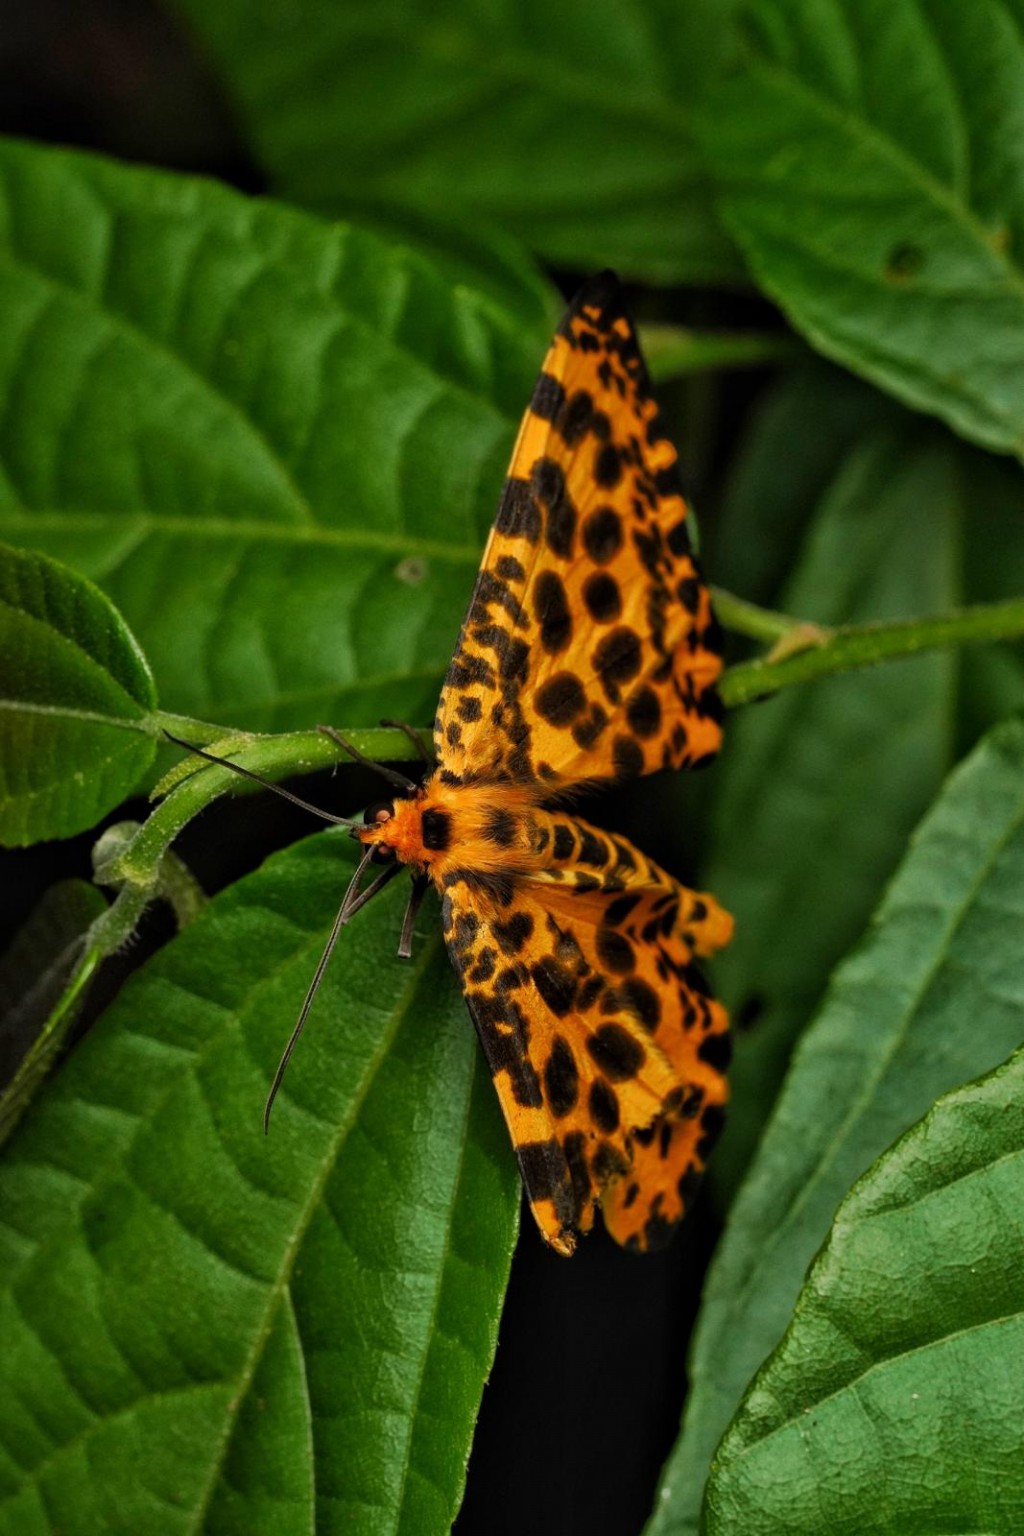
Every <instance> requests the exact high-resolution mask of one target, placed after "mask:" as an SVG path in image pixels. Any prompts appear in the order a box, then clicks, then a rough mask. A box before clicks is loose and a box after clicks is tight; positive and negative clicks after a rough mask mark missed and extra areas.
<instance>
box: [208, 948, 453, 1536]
mask: <svg viewBox="0 0 1024 1536" xmlns="http://www.w3.org/2000/svg"><path fill="white" fill-rule="evenodd" d="M439 944H440V939H439V937H438V936H437V935H436V934H433V935H431V936H430V938H429V939H428V940H427V942H426V943H425V944H424V945H423V947H422V949H421V952H420V957H419V960H418V961H416V962H414V964H413V966H412V974H411V976H410V977H409V982H408V984H407V986H406V989H405V996H404V997H403V998H402V1001H401V1003H400V1004H398V1005H397V1006H396V1007H395V1008H393V1009H392V1011H391V1015H390V1017H389V1020H388V1025H387V1028H386V1029H384V1030H383V1031H382V1032H381V1035H380V1038H379V1041H378V1044H377V1047H376V1049H375V1051H374V1053H373V1055H372V1056H371V1057H370V1060H369V1062H368V1063H367V1068H366V1071H365V1073H364V1075H363V1080H362V1082H361V1083H360V1085H359V1090H358V1092H357V1093H356V1094H355V1095H354V1096H353V1098H352V1100H351V1103H350V1105H349V1109H348V1112H347V1114H346V1115H345V1117H344V1118H343V1119H342V1120H341V1121H340V1122H339V1124H338V1126H337V1128H336V1130H335V1133H334V1135H333V1136H332V1138H331V1140H330V1143H329V1145H328V1148H327V1149H326V1151H325V1153H324V1156H323V1159H322V1161H321V1166H320V1169H319V1170H318V1172H317V1175H316V1178H315V1179H314V1180H313V1182H312V1183H311V1184H310V1186H309V1189H308V1193H307V1196H306V1199H305V1203H304V1208H302V1209H301V1213H300V1219H299V1220H298V1221H297V1223H296V1226H295V1230H294V1234H293V1236H292V1238H291V1239H290V1241H289V1242H288V1243H287V1244H286V1245H285V1247H284V1250H283V1253H282V1259H281V1264H280V1266H279V1268H278V1273H277V1275H276V1277H275V1278H274V1279H273V1280H272V1281H271V1282H270V1284H269V1285H268V1286H267V1289H266V1307H265V1314H264V1323H263V1327H262V1329H261V1330H259V1332H258V1333H257V1334H256V1335H255V1337H254V1339H253V1344H252V1348H251V1350H250V1351H249V1354H248V1355H247V1356H246V1358H245V1360H244V1361H243V1364H242V1368H241V1370H240V1371H239V1372H238V1374H237V1376H235V1377H234V1378H233V1386H234V1390H233V1393H232V1397H231V1401H230V1403H229V1405H228V1412H227V1413H226V1414H225V1419H224V1432H223V1435H222V1437H221V1442H220V1445H219V1446H218V1448H217V1451H216V1454H215V1455H214V1456H213V1457H212V1458H211V1461H210V1476H209V1479H208V1482H207V1485H206V1489H205V1490H204V1492H203V1493H201V1495H200V1497H199V1500H198V1502H197V1505H196V1509H195V1516H194V1519H193V1521H192V1523H191V1525H189V1526H188V1527H186V1529H188V1530H189V1531H190V1532H192V1533H194V1536H201V1532H202V1529H203V1523H204V1521H205V1518H206V1514H207V1512H208V1509H209V1505H210V1500H211V1499H212V1497H213V1494H214V1492H215V1490H216V1487H217V1479H218V1477H219V1476H220V1473H221V1470H222V1468H223V1465H224V1461H225V1459H226V1456H227V1452H228V1449H229V1447H230V1444H231V1438H232V1435H233V1434H234V1431H235V1427H236V1424H237V1420H238V1414H239V1412H240V1410H241V1407H242V1404H243V1402H244V1401H245V1399H246V1397H247V1395H248V1393H249V1390H250V1388H251V1386H252V1383H253V1380H254V1378H255V1375H256V1371H257V1369H258V1367H259V1364H260V1361H261V1359H262V1357H263V1351H264V1349H265V1347H266V1345H267V1342H268V1340H269V1338H270V1335H271V1333H272V1331H273V1326H274V1319H275V1316H276V1313H277V1309H278V1306H279V1304H280V1303H281V1302H282V1301H283V1300H284V1299H285V1298H286V1297H290V1295H291V1291H290V1282H291V1276H292V1270H293V1268H294V1265H295V1261H296V1259H297V1257H298V1255H299V1253H300V1252H301V1248H302V1241H303V1239H304V1237H305V1235H306V1232H307V1230H308V1228H309V1224H310V1222H311V1221H312V1219H313V1216H314V1215H315V1213H316V1211H317V1209H318V1208H319V1205H320V1198H321V1196H322V1194H323V1191H324V1189H325V1187H326V1184H327V1181H328V1179H329V1178H330V1176H331V1175H332V1174H333V1172H334V1170H335V1167H336V1166H337V1162H338V1159H339V1157H340V1156H341V1153H342V1150H343V1149H344V1146H345V1143H346V1141H347V1140H348V1137H349V1134H350V1132H351V1131H352V1130H353V1128H354V1126H355V1124H356V1122H357V1120H358V1118H359V1114H360V1112H361V1110H362V1107H363V1105H364V1103H365V1101H366V1099H367V1097H368V1095H369V1093H370V1090H371V1088H372V1087H373V1085H374V1083H375V1081H376V1078H377V1074H378V1072H379V1071H380V1069H381V1067H382V1066H383V1064H384V1061H385V1060H386V1058H387V1056H388V1053H389V1051H390V1048H391V1046H392V1044H393V1043H394V1039H395V1036H396V1035H397V1033H398V1030H399V1028H400V1027H401V1025H402V1023H403V1021H404V1020H405V1017H406V1015H407V1013H408V1011H409V1009H410V1008H411V1006H412V1004H413V1002H414V1000H415V997H416V994H417V992H418V990H419V985H420V983H421V982H422V979H423V975H424V972H425V971H426V969H427V967H428V964H429V963H430V962H432V960H433V958H434V955H435V954H436V952H437V949H438V946H439ZM291 963H294V958H293V960H292V962H291ZM295 1336H296V1343H297V1345H298V1348H299V1353H300V1355H301V1357H302V1360H303V1370H304V1371H305V1351H304V1349H303V1347H302V1336H301V1331H300V1329H299V1327H298V1319H297V1318H296V1333H295Z"/></svg>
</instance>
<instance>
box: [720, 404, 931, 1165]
mask: <svg viewBox="0 0 1024 1536" xmlns="http://www.w3.org/2000/svg"><path fill="white" fill-rule="evenodd" d="M956 456H957V444H956V443H955V442H954V440H952V439H951V438H949V437H948V436H947V435H946V434H945V433H941V432H939V431H938V430H936V429H935V428H934V427H932V426H931V425H930V424H928V423H924V424H921V423H919V422H918V423H915V422H914V420H913V419H912V418H910V417H909V416H907V415H906V414H905V413H899V418H898V420H897V421H896V422H895V423H890V424H889V425H887V426H885V427H881V426H879V427H876V428H875V429H874V431H872V432H870V433H868V434H867V435H865V436H864V438H863V439H862V441H861V442H860V444H859V445H858V446H857V447H856V448H855V449H854V450H853V451H852V452H851V453H850V454H849V455H848V456H847V458H846V459H845V462H843V463H842V465H841V468H840V469H839V471H838V473H837V474H836V476H835V478H834V480H833V482H832V484H831V485H830V486H829V488H828V491H827V493H826V494H825V496H824V498H823V500H822V502H821V504H820V505H819V507H818V510H817V512H816V513H815V515H814V518H813V520H812V522H811V524H810V527H809V530H808V532H807V535H806V537H805V542H804V547H803V550H802V552H801V555H800V559H799V562H798V563H797V565H796V569H795V570H794V572H793V575H792V578H791V580H790V582H789V584H788V585H787V587H786V588H785V590H784V592H783V594H782V599H781V606H782V607H783V608H784V609H785V611H786V612H789V613H794V614H797V615H799V616H800V617H801V618H803V619H811V620H815V621H817V622H819V623H823V624H836V623H859V622H867V621H870V620H876V619H886V618H911V617H913V616H915V615H919V614H927V613H939V612H943V611H945V610H947V609H949V608H952V607H955V606H956V604H957V602H958V601H959V597H960V593H959V585H958V577H959V569H958V567H959V559H958V555H959V539H960V514H961V507H960V505H959V504H958V497H957V495H956V477H955V465H956ZM956 675H957V674H956V661H955V658H954V656H953V654H952V653H941V652H940V653H936V654H932V655H929V656H923V657H919V658H914V659H913V660H910V661H906V662H899V663H894V664H891V665H888V666H886V667H880V668H877V669H875V670H874V671H871V672H868V673H858V674H851V675H849V676H846V677H826V678H823V679H821V680H820V681H819V682H816V683H812V684H809V685H807V686H804V687H802V688H793V689H789V690H787V691H786V692H784V693H783V694H781V695H780V696H779V697H778V698H776V699H773V700H770V701H768V702H767V703H765V704H764V705H762V706H760V707H758V708H756V709H753V708H752V709H748V710H745V711H742V712H741V713H739V714H738V715H736V716H734V717H730V721H729V730H728V739H727V742H726V750H725V751H724V752H723V754H722V763H721V768H720V772H719V774H718V786H717V798H716V800H715V808H714V825H713V829H712V837H711V840H710V842H711V856H710V860H709V862H708V865H707V867H706V869H705V870H704V871H703V872H702V879H703V881H704V882H705V883H706V884H707V886H708V888H709V889H710V890H713V891H714V892H715V894H716V895H717V896H718V897H719V898H720V899H721V900H722V902H723V903H724V904H725V906H726V907H728V908H729V910H730V911H731V912H733V913H734V915H735V917H736V924H737V937H736V941H735V943H734V944H732V945H730V946H729V948H728V949H727V950H725V951H723V953H722V955H721V957H720V958H719V959H717V960H716V962H715V983H716V986H717V987H718V988H719V989H720V991H721V994H722V997H723V999H724V1000H725V1002H726V1003H727V1005H728V1006H729V1008H730V1009H731V1010H732V1012H733V1014H734V1016H735V1017H737V1019H738V1020H739V1023H740V1025H741V1029H740V1031H739V1032H738V1034H737V1039H736V1051H735V1057H734V1065H733V1072H732V1103H731V1106H730V1112H729V1118H728V1123H727V1129H726V1133H725V1136H724V1137H723V1139H722V1142H721V1144H720V1146H719V1148H718V1150H717V1151H716V1154H715V1160H714V1163H713V1165H712V1168H713V1178H714V1180H715V1184H716V1187H717V1188H718V1189H722V1188H723V1187H725V1188H728V1187H731V1186H734V1185H735V1184H736V1183H737V1182H738V1179H739V1177H740V1175H741V1174H742V1172H743V1169H744V1168H745V1166H746V1164H747V1162H748V1161H749V1159H750V1155H751V1153H752V1151H753V1148H754V1145H755V1144H756V1142H757V1139H758V1136H759V1135H760V1132H761V1128H762V1126H763V1125H764V1122H765V1120H766V1118H767V1116H768V1113H769V1111H770V1109H771V1105H772V1101H773V1099H774V1097H775V1093H776V1091H777V1089H778V1085H779V1083H780V1082H781V1079H782V1075H783V1073H784V1071H785V1067H786V1063H787V1061H788V1058H789V1053H790V1051H791V1050H792V1047H793V1042H794V1040H795V1038H796V1036H797V1034H798V1033H799V1030H800V1029H801V1028H802V1027H803V1025H804V1023H805V1022H806V1020H807V1018H808V1017H809V1016H810V1013H811V1011H812V1009H813V1008H814V1005H815V1004H816V1003H817V1001H818V999H819V997H820V996H821V993H822V991H823V989H824V986H825V982H826V980H827V978H828V974H829V972H830V971H831V969H832V967H833V966H834V965H835V964H836V962H837V961H838V960H839V958H840V956H842V955H843V954H844V953H845V952H846V950H847V949H848V948H849V946H850V945H851V944H852V943H853V942H854V940H855V939H856V938H857V937H858V936H859V934H860V933H861V932H862V930H863V927H864V924H865V923H866V922H867V919H868V917H869V916H870V914H871V911H872V909H873V907H874V905H875V902H876V901H877V898H878V894H879V891H880V889H881V887H882V884H883V882H884V881H885V880H886V878H887V877H888V876H889V875H890V874H891V873H892V871H893V869H894V868H895V867H896V864H897V863H898V861H899V858H900V856H901V854H902V852H903V849H904V847H905V845H906V839H907V837H908V836H909V834H910V832H911V830H912V828H913V827H914V825H915V823H916V822H917V821H918V819H919V818H920V816H921V815H922V814H923V812H924V810H925V808H926V807H927V806H928V805H929V804H930V802H931V800H932V799H933V797H934V795H935V792H936V790H937V789H938V787H939V785H940V784H941V782H942V778H943V775H944V773H945V771H946V769H947V767H948V766H949V763H950V760H951V755H952V745H953V743H952V728H953V710H954V705H955V697H956V693H955V689H956ZM823 850H827V857H825V856H824V854H823ZM744 1023H749V1024H750V1029H749V1031H747V1030H744V1029H743V1028H742V1026H743V1024H744Z"/></svg>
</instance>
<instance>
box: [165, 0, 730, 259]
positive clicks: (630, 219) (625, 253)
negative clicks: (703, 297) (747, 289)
mask: <svg viewBox="0 0 1024 1536" xmlns="http://www.w3.org/2000/svg"><path fill="white" fill-rule="evenodd" d="M175 4H176V8H177V9H178V10H179V11H180V12H181V14H182V16H183V17H185V18H186V20H187V21H188V23H189V25H190V27H191V28H192V30H193V31H194V32H195V34H196V36H197V37H198V38H199V39H200V40H201V43H202V45H203V47H204V48H205V50H206V51H207V53H208V54H209V56H210V58H211V60H212V62H213V64H214V66H215V68H216V69H217V70H218V71H219V73H220V76H221V79H222V81H223V84H224V87H225V89H226V91H227V92H228V93H229V95H230V97H231V99H232V101H233V103H234V105H235V110H236V114H237V116H238V118H239V120H240V121H241V123H242V126H243V130H244V131H245V133H246V134H247V136H248V138H249V141H250V143H251V145H252V147H253V149H254V150H255V153H256V155H257V157H258V159H259V160H260V162H261V164H262V165H263V166H264V167H265V168H266V169H267V171H268V172H269V174H270V176H271V179H272V185H273V187H274V189H275V191H277V192H279V193H281V194H282V195H284V196H286V197H288V198H290V199H292V200H293V201H295V202H298V203H301V204H303V205H305V206H307V207H312V208H316V209H322V210H325V211H328V212H331V213H335V214H337V213H343V214H344V213H347V212H348V211H349V209H350V208H351V207H352V206H353V204H355V205H356V206H363V205H364V204H365V203H366V202H367V201H369V202H370V203H371V204H372V205H378V206H383V207H388V206H389V205H390V207H392V208H394V209H399V210H403V209H404V210H409V211H411V212H412V213H414V214H417V215H419V217H420V219H421V220H422V221H423V222H424V223H425V224H427V225H428V227H429V221H430V219H431V218H432V217H433V216H434V215H435V214H439V215H440V216H441V217H442V218H443V219H444V220H446V221H447V220H453V221H454V222H456V223H458V222H461V223H463V224H467V225H472V224H473V223H474V222H479V221H485V222H489V223H493V224H495V225H497V226H499V227H500V228H502V229H504V230H506V231H508V232H510V233H511V234H513V235H516V236H518V237H519V238H520V239H521V240H522V241H523V243H524V244H526V245H527V246H529V247H530V248H531V249H534V250H537V251H539V252H540V253H541V255H543V256H544V257H545V258H546V259H547V260H548V261H549V262H553V263H556V264H560V265H563V266H567V267H572V268H575V269H577V270H580V269H582V270H586V269H588V268H591V269H592V268H598V267H605V266H609V265H611V266H615V267H618V268H620V269H621V270H622V271H623V272H625V273H628V274H629V275H630V276H633V277H644V278H647V279H650V280H652V281H655V282H679V281H707V280H711V281H722V280H727V281H735V280H736V279H737V278H740V277H741V276H742V268H741V267H740V265H739V263H738V261H737V258H736V255H735V252H734V250H733V248H732V246H731V245H730V243H729V241H728V240H727V239H726V238H725V237H724V235H723V234H722V232H721V229H720V227H719V225H718V222H717V218H716V216H715V213H714V211H713V208H712V204H711V198H710V193H709V188H708V184H707V180H706V177H705V172H704V169H703V165H702V162H701V160H700V157H699V156H698V154H697V151H696V148H695V146H694V143H693V139H692V135H691V128H690V121H689V108H690V100H691V97H692V94H693V89H694V86H695V84H696V81H697V80H698V79H699V78H700V76H701V74H702V73H703V72H704V71H705V70H707V69H708V68H709V67H710V65H711V62H712V60H713V58H714V57H715V55H716V54H717V52H718V50H719V48H720V47H721V46H723V45H724V42H725V38H726V33H725V26H724V21H725V17H726V15H727V12H728V9H729V5H728V3H725V0H710V3H705V4H702V5H697V4H691V5H689V6H686V7H680V6H678V5H677V4H675V0H647V3H645V4H644V5H643V6H636V5H633V4H629V3H627V0H566V3H563V4H562V5H560V6H558V7H557V9H552V8H550V7H548V8H545V9H543V10H541V9H538V8H536V7H534V6H531V5H528V4H524V3H523V0H499V3H497V4H491V5H490V6H488V7H486V8H481V7H479V6H476V5H472V4H468V3H465V0H459V3H456V4H454V5H453V4H449V5H446V6H445V7H444V9H443V10H441V11H439V10H438V8H437V6H434V5H431V4H429V0H416V3H413V4H409V3H404V0H390V3H387V0H377V3H374V4H373V5H362V6H353V5H335V4H331V3H329V0H328V3H324V0H296V3H294V4H292V5H289V6H287V7H285V6H279V5H268V6H259V7H256V8H254V7H253V6H251V5H247V4H245V3H243V0H220V3H219V4H218V5H215V6H211V5H203V4H200V3H199V0H175Z"/></svg>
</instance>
